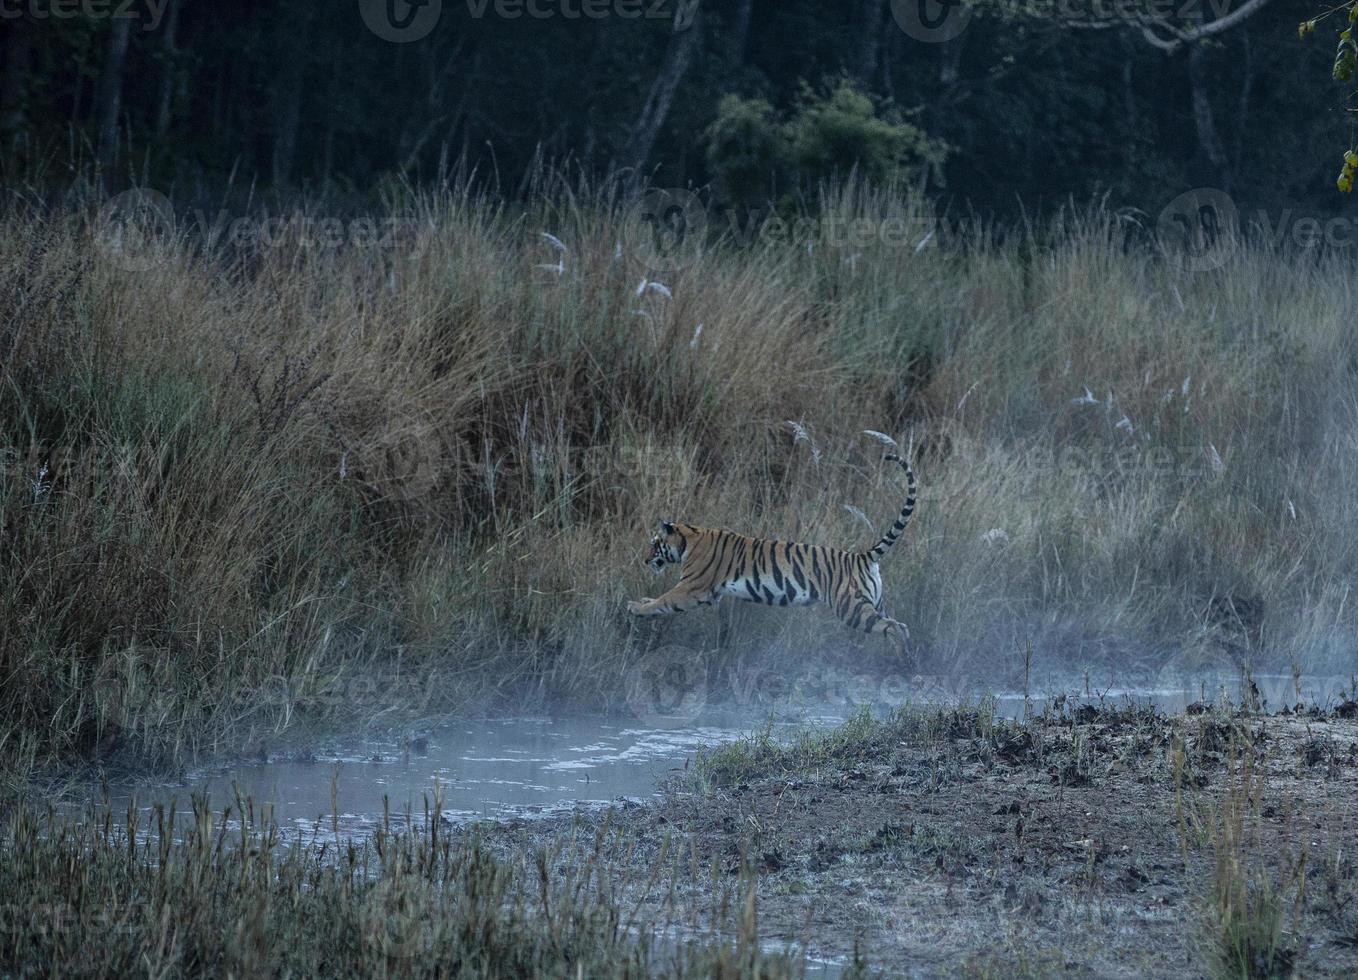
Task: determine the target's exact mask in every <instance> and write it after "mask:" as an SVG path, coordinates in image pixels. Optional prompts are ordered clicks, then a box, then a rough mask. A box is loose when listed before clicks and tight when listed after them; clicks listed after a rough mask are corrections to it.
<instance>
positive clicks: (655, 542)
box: [646, 521, 688, 575]
mask: <svg viewBox="0 0 1358 980" xmlns="http://www.w3.org/2000/svg"><path fill="white" fill-rule="evenodd" d="M687 550H688V540H687V539H686V538H685V537H684V536H683V534H681V533H680V532H679V525H677V524H671V523H670V522H669V521H661V523H660V531H659V533H657V534H655V535H653V536H652V537H651V550H650V554H649V555H648V556H647V558H646V564H647V565H649V566H650V568H651V571H653V572H655V573H656V574H657V575H659V574H660V573H661V572H663V571H664V570H665V566H666V565H672V564H677V563H678V562H681V561H683V559H684V552H685V551H687Z"/></svg>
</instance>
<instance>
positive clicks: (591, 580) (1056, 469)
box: [0, 184, 1358, 769]
mask: <svg viewBox="0 0 1358 980" xmlns="http://www.w3.org/2000/svg"><path fill="white" fill-rule="evenodd" d="M534 201H535V202H536V203H534V204H532V205H531V206H528V207H527V208H523V209H518V210H512V209H510V208H509V207H507V206H504V205H501V204H497V203H494V202H484V201H478V200H476V199H474V198H473V197H472V196H471V195H470V194H466V193H459V192H447V193H444V194H440V195H432V196H427V197H421V198H418V199H411V200H407V201H404V202H403V203H401V204H400V205H399V207H397V206H393V210H392V214H393V215H394V216H397V217H399V218H400V219H401V224H400V233H399V234H397V235H396V236H394V238H393V240H391V241H387V242H384V243H382V244H380V245H373V246H358V247H355V246H353V245H346V246H344V247H339V248H332V247H319V246H316V245H312V246H310V247H304V246H302V245H299V244H298V243H297V241H296V240H295V236H290V235H289V234H275V235H273V236H272V238H273V241H272V243H271V244H269V245H266V246H256V247H234V248H233V247H230V246H229V245H223V244H220V243H219V244H218V245H217V246H216V247H214V248H213V249H211V250H209V251H210V254H208V255H206V256H204V255H203V254H202V252H201V250H199V249H197V248H196V247H195V246H194V245H193V243H188V244H181V245H170V246H167V247H160V248H157V249H154V250H153V257H154V258H155V260H156V261H155V262H154V263H150V268H147V269H144V270H142V271H128V270H127V269H126V268H122V267H120V266H121V265H123V264H124V263H123V262H122V261H121V256H122V255H125V254H126V253H125V252H123V253H119V252H118V251H117V250H115V249H110V248H109V247H107V245H104V246H96V245H95V243H94V241H93V239H92V238H91V232H90V230H89V228H88V223H87V222H83V221H81V220H79V219H80V218H82V216H80V215H72V214H60V215H55V216H53V215H50V214H42V215H39V214H33V213H29V212H25V211H22V210H19V209H15V210H11V211H10V212H9V213H8V214H7V215H6V216H5V217H4V218H3V220H0V256H4V259H3V261H4V263H5V275H4V276H3V277H2V278H0V291H3V293H4V295H3V296H0V310H3V311H5V312H4V313H3V319H0V357H2V359H3V374H4V377H3V382H2V383H0V445H3V446H4V447H5V448H4V456H3V459H0V463H2V464H3V465H2V466H0V549H3V557H2V558H0V602H3V603H4V607H3V609H0V662H2V663H3V665H4V666H3V679H4V680H3V685H4V686H3V688H2V689H0V746H3V748H0V756H3V759H4V763H5V765H6V767H8V768H11V769H12V768H13V767H14V766H17V765H19V764H20V763H21V762H24V761H26V760H33V759H40V758H43V757H48V756H52V755H66V754H69V753H88V752H90V751H92V750H93V751H107V750H110V749H114V748H116V749H119V750H121V751H123V752H124V753H125V754H126V755H128V756H129V757H131V758H136V759H142V760H157V761H165V762H175V761H181V760H183V759H184V758H186V757H188V756H189V755H191V754H193V753H197V752H201V751H213V750H219V749H222V748H224V747H230V748H239V747H241V746H242V745H245V744H247V742H248V741H249V740H251V739H256V738H259V737H262V736H268V735H269V734H270V733H273V732H277V731H281V730H283V729H285V728H287V727H288V726H289V725H293V724H295V723H296V722H297V721H298V720H299V719H300V720H313V719H319V720H321V721H324V720H325V719H326V718H329V717H333V716H335V715H338V714H354V713H367V714H376V713H379V712H381V711H383V710H385V709H389V708H396V709H398V710H399V712H405V713H412V712H413V713H419V712H424V711H433V710H436V709H438V710H442V709H445V708H453V709H456V708H459V707H463V708H467V707H470V708H472V709H476V708H479V707H484V706H485V705H487V704H488V703H490V702H491V699H493V698H495V697H512V698H517V699H529V700H543V699H547V698H560V697H565V698H571V699H575V700H578V701H584V702H588V703H596V704H597V703H600V702H602V701H608V700H610V699H612V698H615V697H616V696H617V686H618V678H619V677H620V676H621V675H622V673H623V672H624V670H625V668H626V666H627V665H628V664H629V663H631V662H633V661H634V660H635V659H636V657H637V656H638V655H639V653H640V652H641V651H642V650H643V649H644V648H645V645H646V644H647V643H653V642H655V641H656V640H657V639H659V638H663V639H665V640H668V641H678V642H684V643H689V644H691V645H693V646H695V647H700V648H702V649H707V650H710V649H712V648H714V647H715V646H716V645H717V638H718V622H719V620H718V617H717V616H712V615H708V616H695V617H691V618H690V619H688V620H686V621H684V622H675V623H671V624H660V625H650V624H647V625H644V626H641V627H637V626H635V625H634V624H632V623H630V622H628V621H627V619H626V616H625V614H624V613H623V612H622V609H623V606H624V600H625V599H626V598H627V597H629V596H636V595H640V594H654V589H655V588H656V585H655V583H654V582H653V581H651V580H650V579H649V575H648V573H646V572H645V571H644V570H643V569H642V568H641V566H640V562H639V558H640V557H641V551H642V548H643V547H644V541H645V535H646V534H647V531H648V528H650V527H651V526H652V525H653V523H654V522H655V521H657V520H658V519H660V518H662V517H663V518H682V519H689V520H692V521H697V522H701V523H707V524H715V525H724V526H729V527H732V528H736V529H739V530H744V531H749V532H751V533H762V534H769V535H778V536H793V537H796V538H800V539H805V540H815V541H823V542H826V543H833V544H845V545H847V544H860V543H866V542H869V541H870V540H872V539H873V537H874V536H875V534H874V532H873V531H869V529H868V528H866V527H865V526H864V525H863V524H862V523H861V522H859V521H858V519H857V518H855V517H854V516H853V514H851V513H850V512H849V511H848V510H846V508H845V506H844V505H846V504H850V505H854V506H856V507H859V508H861V509H862V510H863V511H864V512H866V514H867V515H868V516H869V518H870V519H871V520H872V521H873V522H875V523H877V524H880V523H881V522H883V521H884V520H885V519H886V517H887V515H889V514H891V513H894V511H895V509H896V508H897V507H898V506H899V500H900V496H901V493H902V489H901V487H900V485H899V474H898V473H896V472H894V471H893V470H891V469H890V468H886V467H882V466H881V465H880V463H879V455H880V451H881V448H882V447H881V446H880V445H879V444H878V443H876V442H875V441H873V440H872V439H870V438H869V437H866V436H863V435H861V434H860V432H861V430H863V429H874V430H881V431H886V432H888V433H890V434H891V435H892V436H894V437H896V438H897V439H899V440H900V441H901V442H902V443H906V442H910V443H912V444H913V446H914V447H915V448H916V449H917V451H918V453H917V468H918V470H919V473H920V478H921V482H922V485H923V487H924V497H923V503H922V506H921V508H920V511H919V516H918V524H917V526H916V527H914V528H912V531H911V533H910V534H909V535H908V536H907V538H906V539H905V540H904V542H903V543H902V544H901V545H900V546H898V553H896V554H894V555H892V556H891V558H890V559H889V560H888V562H887V564H886V565H885V566H884V576H885V579H886V581H887V594H888V603H889V606H890V608H891V609H892V611H893V612H894V613H895V614H896V615H897V616H898V617H899V618H902V619H904V620H905V621H906V622H908V623H909V624H910V626H911V629H912V634H913V637H914V641H915V643H916V646H917V652H918V653H919V655H920V656H921V657H922V658H923V665H924V668H925V669H926V670H929V671H932V672H934V673H936V674H940V675H944V676H946V677H949V678H952V679H954V680H963V679H970V678H974V677H997V676H1002V675H1003V673H1004V672H1006V671H1010V670H1012V669H1013V668H1014V664H1015V662H1016V660H1017V659H1018V658H1021V656H1022V654H1021V652H1020V651H1021V648H1022V647H1023V646H1024V645H1025V644H1026V643H1028V642H1032V643H1033V644H1034V646H1035V650H1036V656H1037V658H1038V660H1039V662H1040V663H1047V664H1051V663H1057V662H1061V663H1069V664H1072V665H1076V666H1078V665H1084V664H1092V665H1094V666H1095V668H1097V667H1098V666H1099V665H1101V664H1106V663H1110V662H1118V663H1121V664H1125V663H1127V662H1129V661H1131V662H1139V663H1142V664H1144V665H1145V666H1146V667H1147V669H1151V670H1154V669H1160V668H1162V667H1165V666H1166V665H1169V667H1168V668H1166V669H1175V668H1177V667H1191V666H1195V665H1200V664H1204V663H1214V662H1216V661H1217V660H1219V659H1221V658H1222V657H1223V656H1225V655H1226V654H1227V653H1231V652H1233V653H1234V654H1235V655H1240V654H1241V653H1242V652H1244V651H1250V652H1253V653H1254V655H1256V656H1266V657H1271V658H1275V659H1277V660H1279V661H1281V662H1282V663H1284V664H1286V663H1288V662H1289V661H1290V662H1292V663H1294V664H1296V665H1298V666H1299V667H1301V668H1302V669H1306V670H1324V669H1334V668H1337V667H1343V666H1344V665H1345V664H1347V663H1349V662H1350V660H1351V656H1352V651H1353V646H1354V636H1355V633H1354V627H1355V615H1358V614H1356V613H1355V609H1354V603H1352V602H1349V601H1348V595H1347V585H1346V582H1347V581H1348V580H1349V579H1350V577H1351V573H1352V570H1353V567H1354V559H1355V544H1356V543H1358V530H1354V529H1355V528H1358V521H1355V520H1354V519H1353V517H1354V515H1353V513H1352V511H1353V508H1354V506H1355V505H1354V498H1353V495H1352V493H1351V492H1349V491H1350V489H1351V487H1352V486H1353V485H1354V478H1355V476H1356V475H1358V474H1355V473H1354V467H1355V464H1354V462H1353V460H1354V459H1355V458H1358V457H1355V453H1354V451H1353V450H1354V448H1355V446H1354V443H1355V439H1356V438H1358V437H1356V436H1355V433H1356V432H1358V427H1355V425H1354V422H1355V414H1356V413H1355V409H1358V396H1355V394H1354V391H1355V389H1354V386H1353V384H1352V378H1353V371H1354V363H1355V361H1354V344H1355V341H1354V340H1353V336H1354V335H1353V332H1352V330H1351V327H1350V324H1351V322H1352V312H1353V305H1354V303H1353V296H1352V286H1351V277H1349V276H1347V275H1346V271H1345V270H1344V269H1343V268H1342V267H1341V266H1342V263H1340V262H1339V261H1335V262H1333V263H1328V262H1326V261H1316V260H1315V258H1314V257H1313V256H1307V255H1302V256H1293V257H1289V256H1282V257H1279V256H1276V255H1273V254H1265V253H1264V252H1261V251H1256V250H1253V249H1251V248H1244V249H1242V250H1240V251H1239V252H1238V253H1236V254H1234V255H1232V256H1231V257H1230V259H1229V261H1228V262H1227V263H1226V264H1225V266H1224V267H1223V268H1221V269H1219V270H1216V271H1212V272H1207V273H1196V274H1195V273H1188V272H1183V271H1181V270H1179V269H1178V268H1177V267H1176V266H1175V264H1174V263H1173V262H1167V261H1162V260H1161V259H1160V258H1159V257H1157V256H1156V255H1155V254H1154V253H1153V251H1152V250H1149V249H1144V248H1138V247H1133V248H1130V249H1128V248H1124V242H1125V241H1126V239H1127V228H1128V225H1127V224H1126V223H1125V222H1124V221H1123V220H1122V219H1119V218H1117V217H1116V216H1113V215H1108V214H1102V213H1093V214H1089V215H1085V216H1082V217H1075V218H1072V217H1069V216H1067V217H1065V218H1062V219H1058V220H1056V221H1055V222H1053V223H1052V224H1051V225H1050V226H1049V227H1046V228H1044V229H1042V230H1040V231H1037V232H1033V233H1031V234H1030V235H1028V236H1026V237H1025V238H1024V239H1023V240H1022V241H1019V240H1010V241H1008V242H1007V243H997V242H994V241H990V240H988V239H987V236H986V235H984V234H982V233H979V232H972V233H969V234H967V235H965V236H963V237H954V238H952V239H949V236H947V235H945V234H942V233H940V234H939V235H936V236H935V237H934V238H933V239H932V240H931V241H930V242H929V243H928V245H927V246H926V247H922V248H916V239H915V237H914V236H913V235H911V236H907V237H906V238H905V239H904V240H902V239H901V237H900V236H891V235H888V236H881V235H877V236H874V235H867V236H862V237H860V239H859V240H855V241H850V240H849V238H850V237H851V236H848V235H846V234H845V231H844V229H845V228H846V227H847V226H846V225H844V224H843V223H842V222H843V221H845V220H847V219H849V218H851V217H855V216H856V217H858V218H863V219H866V220H870V221H878V220H881V219H883V218H886V217H898V218H902V219H905V220H906V226H907V227H910V228H920V227H925V226H926V224H927V220H926V219H927V215H926V214H924V212H922V211H921V210H920V208H918V207H917V206H915V205H913V204H908V203H903V202H902V201H900V200H898V199H891V198H888V197H876V196H864V195H857V196H855V195H850V194H843V195H840V196H837V197H835V198H834V199H832V200H830V201H828V202H827V203H826V205H825V208H826V210H825V214H827V215H832V216H837V217H838V218H839V219H841V223H840V224H839V225H837V226H835V227H831V226H829V225H827V224H822V225H820V226H818V227H814V228H812V229H811V230H812V234H813V237H812V238H811V239H809V240H804V239H801V238H796V237H795V236H794V237H792V238H787V237H784V238H782V239H775V238H766V239H762V240H758V241H756V242H755V243H753V244H751V245H747V246H744V247H735V246H729V245H728V246H721V247H714V248H711V249H709V250H706V251H703V252H701V253H699V252H696V251H694V252H692V253H691V254H686V255H684V256H682V257H681V259H682V261H680V262H678V263H676V264H677V265H679V266H680V267H679V268H675V269H672V270H670V271H668V272H666V273H664V274H658V275H656V276H654V278H658V279H661V280H662V281H663V282H664V284H665V286H666V287H667V288H668V290H669V291H670V292H671V293H672V298H666V297H665V296H664V295H662V293H660V292H659V291H656V290H643V291H642V293H641V295H638V284H639V283H643V282H645V281H647V278H648V277H647V274H646V266H645V264H644V263H643V262H642V257H644V254H645V253H646V249H645V248H644V247H641V248H638V247H636V246H637V243H638V242H642V243H644V242H645V240H646V239H645V238H644V237H639V236H638V232H639V223H638V222H637V221H636V220H635V218H636V214H635V212H634V211H631V210H629V209H628V208H627V207H626V206H625V205H624V204H622V203H619V202H618V201H617V200H615V199H612V198H610V197H608V196H607V195H605V194H602V193H585V192H580V191H578V190H577V191H572V190H571V189H568V188H564V187H560V186H555V185H550V186H549V185H548V184H544V186H543V187H541V188H539V189H538V193H537V194H536V195H535V197H534ZM865 227H867V226H865ZM803 230H805V229H803ZM543 231H547V232H550V233H551V234H552V235H553V236H555V237H556V238H557V239H558V240H559V241H560V242H561V243H563V245H564V250H561V249H558V248H557V247H556V246H555V245H553V244H552V243H551V242H550V241H548V240H547V239H546V238H545V237H544V236H543V235H542V234H541V232H543ZM940 243H941V244H940ZM558 260H561V262H562V266H561V271H560V272H557V271H555V270H552V269H547V268H542V266H548V265H553V264H555V263H556V262H557V261H558ZM700 325H701V330H699V329H698V328H699V326H700ZM1086 390H1088V391H1089V392H1090V393H1091V395H1092V397H1093V398H1094V399H1096V400H1097V404H1075V403H1073V399H1076V398H1078V397H1079V396H1082V395H1083V394H1084V392H1085V391H1086ZM789 420H792V421H796V422H798V423H799V425H800V426H801V431H802V432H803V433H805V434H806V435H807V436H808V438H806V439H801V438H798V436H797V435H796V433H795V431H794V428H793V427H791V426H789V425H788V424H787V422H788V421H789ZM1124 420H1125V421H1124ZM44 467H45V468H46V471H45V472H44ZM992 529H998V532H1003V533H1002V534H1001V533H995V534H990V535H988V536H987V534H986V533H987V532H989V531H991V530H992ZM735 616H736V622H735V623H734V628H733V629H731V630H730V632H729V639H730V640H731V642H729V643H728V644H727V645H726V646H725V647H724V648H723V649H722V651H721V652H720V653H717V654H712V655H711V657H712V658H713V659H714V660H722V661H725V662H726V663H730V662H735V661H738V660H742V659H750V658H756V657H759V656H767V655H768V654H769V652H770V651H771V650H772V651H774V652H775V653H776V654H778V655H787V654H788V653H789V652H790V653H791V654H794V655H795V654H798V653H807V654H809V653H817V652H825V651H827V650H845V649H848V648H851V647H853V646H854V644H855V643H856V640H855V638H854V637H852V636H850V635H849V634H846V633H844V632H843V631H842V630H841V629H840V627H838V625H837V624H835V623H834V622H833V620H832V618H830V617H828V615H818V614H816V613H811V612H802V613H795V614H792V615H788V614H786V613H785V612H783V611H777V610H759V609H749V608H744V607H742V608H741V609H739V610H737V611H736V612H735ZM851 656H858V654H852V655H851ZM396 713H397V712H393V713H392V714H390V715H387V717H395V716H396Z"/></svg>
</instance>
